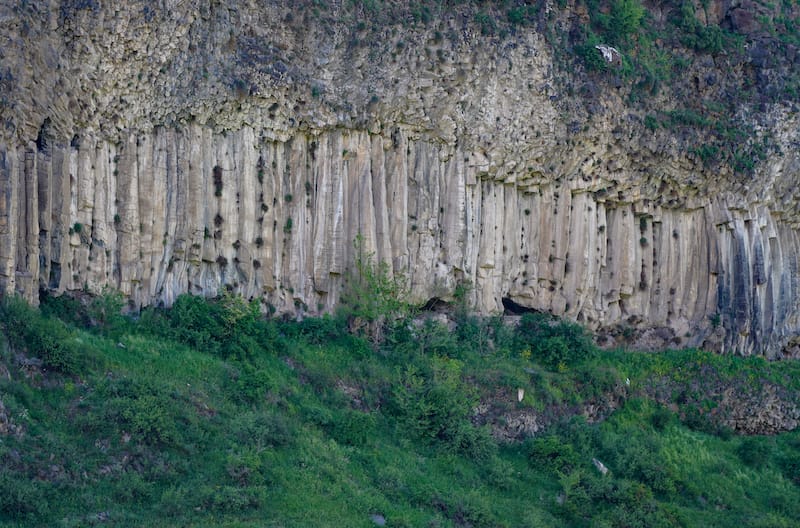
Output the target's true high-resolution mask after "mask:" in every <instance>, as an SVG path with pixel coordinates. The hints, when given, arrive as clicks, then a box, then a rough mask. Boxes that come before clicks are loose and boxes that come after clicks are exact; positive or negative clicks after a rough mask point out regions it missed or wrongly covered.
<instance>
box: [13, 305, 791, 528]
mask: <svg viewBox="0 0 800 528" xmlns="http://www.w3.org/2000/svg"><path fill="white" fill-rule="evenodd" d="M110 304H111V305H112V306H113V305H114V303H113V302H112V303H110ZM64 306H71V309H69V310H65V309H63V308H64ZM108 307H109V304H108V303H105V304H104V303H102V302H95V303H93V304H92V305H90V306H89V307H88V308H83V307H81V306H80V305H79V304H69V303H68V302H67V301H65V300H63V299H62V300H52V299H51V300H47V301H46V302H45V304H44V306H43V309H42V311H43V312H45V313H47V314H49V315H48V316H43V315H41V314H40V312H39V311H38V310H34V309H30V308H28V307H26V306H25V305H24V304H22V303H20V302H18V301H15V300H11V301H7V302H6V304H4V305H3V308H2V318H0V321H2V329H3V332H4V334H5V335H7V336H8V339H7V340H4V344H3V345H2V348H0V357H1V358H2V364H3V365H5V366H6V367H7V368H8V370H9V372H10V379H6V378H5V377H0V401H2V402H3V405H4V407H5V409H6V412H7V414H8V416H9V417H10V419H11V422H12V423H13V424H15V425H19V426H21V427H22V429H23V433H22V434H21V435H14V434H10V435H0V467H2V468H3V471H2V472H0V525H2V526H91V525H95V524H104V523H105V524H107V525H113V526H144V525H151V526H155V525H158V526H241V527H250V526H253V527H255V526H259V527H261V526H274V527H306V526H353V527H359V526H363V527H369V526H374V523H373V521H372V520H371V518H370V515H373V514H379V515H382V516H384V517H385V518H386V520H387V526H443V527H459V526H476V527H477V526H485V527H496V526H500V527H523V526H545V527H546V526H554V527H555V526H579V527H580V526H587V527H588V526H592V527H594V526H732V525H736V524H742V525H747V526H795V525H796V524H797V522H798V521H799V520H800V488H798V485H800V479H798V477H797V475H798V474H800V473H799V472H798V471H797V469H798V468H800V435H798V432H796V431H795V432H791V433H783V434H781V435H778V436H776V437H747V438H744V437H739V436H736V435H731V434H730V432H729V431H728V432H727V433H726V434H710V433H709V431H711V432H719V429H718V428H715V427H711V426H709V427H704V426H703V427H698V423H702V422H697V421H694V422H691V423H689V421H688V419H687V416H689V414H688V411H689V410H691V409H693V408H695V407H698V408H699V407H702V405H707V404H708V402H707V401H706V400H708V401H711V404H712V406H713V404H714V401H713V400H714V398H715V397H716V396H715V395H716V392H715V391H716V389H717V388H718V386H721V385H724V386H728V387H732V388H733V389H735V390H749V389H750V388H753V389H755V388H757V387H759V386H760V385H762V384H763V383H765V382H768V383H772V384H775V385H776V386H779V387H781V388H782V390H786V391H794V392H791V394H794V395H795V397H796V394H797V391H798V390H800V381H798V380H800V375H798V374H800V366H798V364H797V363H796V362H789V361H786V362H781V363H768V362H766V361H763V360H760V359H743V358H734V357H726V356H715V355H712V354H706V353H702V352H697V351H668V352H664V353H661V354H636V353H629V352H624V351H602V352H601V351H597V350H596V349H594V348H593V347H592V346H591V345H589V344H587V341H586V339H585V336H584V335H583V334H582V332H581V331H580V330H579V329H578V328H577V327H574V326H573V325H569V324H567V323H563V322H561V323H556V324H555V325H554V323H553V322H551V321H549V320H548V319H547V318H542V317H541V316H538V317H528V318H526V323H525V324H523V325H522V326H520V328H518V329H516V330H515V329H510V328H507V327H505V326H504V325H503V324H502V321H501V320H500V319H497V318H495V319H481V318H477V317H474V316H471V315H469V314H468V313H467V312H466V311H464V310H459V311H458V315H457V317H456V319H457V322H458V324H457V327H456V328H455V329H454V330H448V329H445V328H443V327H441V326H438V325H437V324H436V323H427V324H422V325H411V324H409V323H407V322H399V323H395V324H393V323H392V322H391V321H388V322H387V323H386V326H385V328H384V330H383V335H384V339H383V340H382V341H381V342H380V343H377V344H376V343H375V341H374V339H372V338H371V337H370V336H364V337H358V336H354V335H351V334H349V333H348V332H347V326H348V325H347V320H346V319H344V318H342V317H326V318H322V319H308V320H306V321H303V322H302V323H294V322H280V321H277V320H264V319H262V318H261V317H260V316H259V315H258V314H257V311H255V310H254V307H253V306H252V305H248V304H247V303H245V302H243V301H241V300H239V299H236V298H235V297H231V296H225V297H223V298H222V299H220V300H218V301H215V302H206V301H202V300H198V299H189V298H181V299H180V300H179V302H178V303H177V305H176V308H175V309H173V310H171V311H166V312H164V311H150V312H146V313H144V314H142V315H141V316H140V317H139V318H138V319H137V320H128V319H124V318H119V317H113V316H109V317H105V318H99V317H97V310H100V311H101V312H103V313H106V314H107V315H109V311H108ZM80 312H83V313H80ZM58 313H61V314H69V317H68V318H67V317H66V315H64V317H65V320H61V319H56V318H54V317H55V314H58ZM111 315H113V314H111ZM91 321H95V323H94V326H91V325H90V323H91ZM97 321H103V322H102V323H97ZM12 323H13V328H12ZM209 327H210V328H213V331H212V332H209V331H208V330H209ZM54 328H56V329H58V330H57V331H58V332H60V334H59V335H61V336H64V338H65V339H66V340H67V341H68V342H69V346H63V347H57V351H58V352H59V353H60V354H65V355H63V356H59V358H60V362H59V363H57V364H55V366H54V367H53V368H49V367H47V365H46V364H43V365H42V366H41V367H39V368H37V367H25V368H24V369H23V368H22V367H21V366H20V364H19V359H18V358H19V356H20V355H22V356H25V357H28V358H36V357H42V356H43V357H45V358H47V357H53V356H52V350H50V348H47V347H51V348H52V347H54V346H56V345H53V343H52V342H51V341H48V340H46V339H41V338H39V337H37V336H38V335H39V334H41V333H42V332H48V331H49V332H52V331H53V329H54ZM543 335H544V336H546V337H545V338H544V339H541V337H542V336H543ZM556 337H557V338H558V339H559V340H560V341H559V342H558V344H557V346H555V348H552V349H551V348H548V346H545V344H543V343H547V342H550V343H551V344H552V343H553V341H552V339H554V338H556ZM562 341H563V342H564V343H567V346H568V348H569V353H565V352H564V350H563V347H562V346H561V344H562V343H561V342H562ZM43 347H44V348H43ZM60 365H67V366H69V368H68V369H67V370H66V371H64V370H59V368H58V367H59V366H60ZM26 373H27V374H26ZM712 374H713V375H712ZM625 378H629V379H630V381H631V386H630V387H629V388H623V387H625V382H624V380H625ZM665 380H666V381H665ZM705 381H707V383H706V384H705V385H704V384H703V383H704V382H705ZM667 382H669V383H674V384H676V385H675V386H678V385H686V386H690V385H691V386H693V387H695V389H694V393H693V394H694V396H695V397H696V398H695V399H692V398H691V397H689V398H684V399H683V400H681V401H679V402H673V403H670V405H671V407H670V408H666V407H664V406H662V405H661V404H660V403H658V402H657V401H656V399H657V398H655V397H654V396H653V393H652V391H650V390H649V387H652V386H656V385H659V384H662V385H663V384H664V383H667ZM518 387H522V388H525V389H526V395H525V399H524V400H523V401H522V402H517V401H516V389H517V388H518ZM613 394H617V395H618V396H620V399H619V404H618V406H617V408H616V410H614V411H613V412H612V411H611V410H609V411H608V412H607V413H605V415H604V417H605V419H604V420H601V421H599V422H598V423H588V422H587V421H586V419H585V418H583V417H582V416H581V409H582V408H583V407H585V406H586V405H587V404H589V403H597V402H602V401H604V400H607V399H608V398H609V397H610V395H613ZM477 407H481V408H484V409H485V411H484V414H483V415H482V418H480V419H476V418H475V415H474V412H473V409H475V408H477ZM519 412H528V413H535V414H536V415H537V416H538V417H539V420H540V421H541V422H542V423H543V424H544V425H545V426H546V427H545V428H544V429H543V430H541V431H539V432H538V433H537V434H536V435H535V436H534V437H530V435H528V436H525V435H523V436H521V437H519V438H518V439H517V440H515V441H498V440H496V439H494V438H493V437H492V436H491V435H490V434H489V430H490V429H491V428H492V427H495V428H498V429H499V428H502V427H503V426H504V421H505V420H507V419H508V417H509V416H512V415H514V413H519ZM687 423H688V424H689V425H692V428H690V427H688V426H687ZM592 458H597V459H599V460H600V461H602V462H603V463H604V464H605V465H606V466H607V467H608V468H609V470H610V472H609V474H608V475H606V476H602V475H601V474H600V473H599V472H598V471H597V470H596V469H595V468H594V467H593V465H592V462H591V461H592Z"/></svg>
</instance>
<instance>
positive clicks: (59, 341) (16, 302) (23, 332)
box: [0, 297, 80, 374]
mask: <svg viewBox="0 0 800 528" xmlns="http://www.w3.org/2000/svg"><path fill="white" fill-rule="evenodd" d="M0 318H1V319H2V326H3V330H4V331H5V333H6V335H7V336H8V340H9V342H10V343H11V346H12V347H14V348H15V349H17V350H19V351H21V352H26V353H29V354H31V355H33V356H35V357H38V358H39V359H41V360H42V365H43V366H44V367H45V368H49V369H52V370H55V371H58V372H62V373H64V374H75V373H77V372H78V370H79V368H78V367H79V365H80V352H79V349H78V344H77V342H76V341H75V335H74V333H73V332H72V331H70V330H69V329H68V328H67V326H66V325H65V324H64V323H63V322H62V321H61V320H59V319H55V318H50V317H43V316H42V315H41V314H40V313H39V312H38V311H37V310H36V309H34V308H31V307H30V306H29V305H28V303H26V302H25V301H24V300H22V299H20V298H18V297H11V298H8V299H5V300H4V301H3V303H2V305H0Z"/></svg>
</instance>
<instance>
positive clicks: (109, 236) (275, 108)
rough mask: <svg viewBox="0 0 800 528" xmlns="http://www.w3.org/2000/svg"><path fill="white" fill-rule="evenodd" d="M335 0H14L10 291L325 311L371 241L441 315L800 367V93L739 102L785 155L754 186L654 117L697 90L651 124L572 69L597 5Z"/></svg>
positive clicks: (752, 178) (8, 64)
mask: <svg viewBox="0 0 800 528" xmlns="http://www.w3.org/2000/svg"><path fill="white" fill-rule="evenodd" d="M290 4H291V5H290ZM355 4H358V5H361V4H359V3H355ZM319 5H321V3H319V2H310V3H308V5H306V3H302V2H301V3H296V4H295V3H289V2H277V1H273V2H262V1H258V2H257V1H255V0H237V1H231V2H224V3H220V2H217V1H214V0H189V1H178V0H161V1H159V2H151V1H149V0H148V1H134V0H129V1H126V2H119V3H118V4H116V5H113V6H112V5H111V4H104V3H101V2H97V1H94V0H61V1H59V0H50V1H49V2H38V3H37V2H19V3H16V4H15V5H7V4H4V5H2V6H0V24H1V25H2V27H3V32H2V37H0V38H2V39H3V44H2V46H0V85H1V87H2V88H3V90H2V91H3V94H4V95H3V98H2V100H1V101H0V112H2V114H1V115H0V117H2V120H0V125H1V126H2V131H1V134H2V135H1V136H0V290H1V291H2V292H5V293H6V294H8V293H12V292H15V291H16V292H19V293H21V294H22V295H24V296H25V297H27V298H29V299H31V300H35V299H36V298H37V295H38V292H39V290H42V289H43V290H48V291H51V292H55V293H60V292H63V291H68V290H79V289H88V290H89V291H93V292H99V291H102V289H103V288H104V287H106V286H110V287H112V288H115V289H118V290H120V291H121V292H123V293H124V294H125V295H126V296H128V297H129V298H130V300H131V303H132V305H134V306H142V305H148V304H153V303H164V304H167V305H168V304H170V303H171V302H172V301H173V300H174V299H175V297H176V296H177V295H179V294H181V293H184V292H190V293H193V294H202V295H214V294H216V293H217V292H218V291H219V290H220V288H221V287H223V286H226V285H227V286H232V287H233V288H235V290H236V291H237V292H239V293H241V294H242V295H244V296H246V297H249V298H259V299H262V300H263V301H264V303H265V305H266V304H270V305H272V306H273V307H275V308H276V309H277V310H278V311H280V312H302V313H319V312H321V311H326V310H330V309H331V308H332V307H333V306H334V305H335V304H336V303H337V300H338V298H339V295H340V292H341V289H342V287H343V281H344V276H345V275H346V272H347V269H348V266H349V265H350V264H351V263H352V260H353V247H352V241H353V240H354V238H355V237H356V236H357V235H359V234H361V235H363V237H364V243H365V245H366V247H367V249H369V250H370V251H373V252H374V253H375V256H376V258H377V259H380V260H383V261H386V262H389V263H391V265H392V267H393V269H394V270H396V271H403V272H404V273H406V275H407V276H408V278H409V280H410V282H411V284H410V285H411V291H412V295H413V297H414V299H415V300H417V301H419V302H425V301H426V300H428V299H430V298H440V299H444V300H447V299H450V298H452V294H453V292H454V289H455V287H456V286H457V285H458V284H459V283H460V282H462V281H469V282H471V283H472V284H473V285H474V288H473V289H472V292H471V296H472V298H471V302H472V303H473V304H474V306H475V307H476V308H477V309H479V310H481V311H483V312H496V311H499V310H502V309H503V306H504V304H505V305H506V306H511V307H514V308H515V309H519V308H522V307H524V308H532V309H536V310H546V311H552V312H553V313H555V314H559V315H564V316H566V317H569V318H572V319H575V320H577V321H579V322H581V323H583V324H586V325H588V326H590V327H592V328H595V329H596V328H600V327H615V326H616V327H617V328H622V329H623V331H627V329H639V330H638V331H639V332H641V339H642V340H644V341H647V339H650V338H652V339H654V340H655V342H657V345H658V346H664V345H666V344H668V345H672V346H706V347H708V348H713V349H716V350H724V351H735V352H737V353H742V354H751V353H760V354H766V355H768V356H770V357H775V356H779V355H793V354H795V350H796V346H797V339H796V337H795V336H796V335H797V334H798V330H800V283H799V282H798V264H800V231H798V226H799V225H800V223H798V220H800V217H798V214H797V203H798V199H799V198H800V192H798V189H797V186H796V181H797V177H798V174H800V149H798V145H800V116H799V115H798V112H797V108H796V105H795V103H796V101H795V100H793V98H792V97H788V98H773V99H771V100H769V101H767V102H762V103H761V104H760V105H752V104H744V103H743V104H741V105H739V106H738V107H737V115H736V117H737V118H738V119H740V120H747V122H748V123H750V124H751V125H752V126H751V129H750V130H751V132H752V135H753V137H752V138H750V140H759V141H760V140H761V139H762V138H763V139H764V142H766V139H767V138H768V139H769V142H770V145H771V150H770V151H769V154H768V155H766V156H764V158H765V159H764V160H763V161H761V162H760V163H758V164H757V165H756V166H755V168H754V169H753V171H752V172H750V173H747V174H743V173H741V172H736V171H735V170H733V169H732V168H731V167H730V166H729V165H727V164H725V163H716V164H710V165H709V164H707V163H703V159H702V158H703V155H702V152H701V151H698V150H697V148H693V147H697V145H696V144H694V145H693V144H692V142H696V141H700V142H702V139H703V136H702V133H700V135H697V134H695V135H691V136H686V135H684V136H681V135H680V134H678V133H676V132H675V131H674V130H666V129H664V128H656V127H653V126H648V123H647V119H646V118H647V116H648V115H649V114H648V112H649V111H650V110H649V109H652V108H654V107H655V106H657V107H659V108H661V109H662V110H664V111H667V110H673V109H675V108H677V106H676V105H677V104H678V103H679V102H678V101H676V100H675V99H674V92H673V93H672V96H670V94H669V93H667V94H661V95H653V100H652V101H649V102H648V105H649V106H644V107H632V106H631V104H630V103H629V101H628V100H627V99H626V97H627V92H626V90H625V89H624V87H621V86H620V84H619V83H620V81H619V80H618V78H617V77H615V76H614V75H612V76H611V77H610V79H611V80H610V81H603V83H604V84H603V83H601V84H600V85H599V88H598V85H597V83H595V82H593V81H592V75H591V74H590V73H587V72H584V71H583V70H582V68H581V66H580V64H578V63H575V62H570V61H568V60H566V59H564V56H563V52H561V51H559V50H558V49H556V48H555V47H554V45H553V43H552V40H548V39H547V38H546V37H545V34H546V33H547V27H548V25H547V24H549V23H552V24H554V25H555V26H554V27H563V26H565V24H567V22H565V20H567V19H566V18H565V17H568V16H579V15H580V13H578V15H575V13H574V12H573V13H572V14H569V13H567V14H564V13H557V12H554V14H548V13H545V12H542V13H541V14H540V15H539V21H540V24H539V26H523V27H515V28H512V30H510V31H505V32H496V33H491V34H488V35H487V34H485V33H486V32H485V31H484V32H482V31H481V26H480V24H478V23H477V22H478V21H479V19H477V18H476V17H475V16H473V14H472V12H470V11H467V10H466V8H464V9H461V10H454V11H453V12H452V13H451V14H448V15H446V16H445V15H442V16H441V17H440V18H439V19H437V20H436V21H435V22H432V23H428V24H427V25H426V24H416V25H415V24H413V23H412V22H413V19H412V18H410V17H406V18H402V17H401V18H400V19H396V20H385V21H381V22H380V23H373V24H366V23H364V20H368V15H369V13H368V12H367V13H365V11H364V9H365V8H364V7H363V5H361V8H360V9H359V8H355V7H352V6H350V4H347V5H340V4H339V3H337V2H328V3H326V4H325V7H324V9H323V10H322V11H320V8H319ZM364 5H366V4H364ZM714 5H716V4H714ZM314 6H316V7H314ZM348 6H350V7H348ZM546 7H547V9H548V10H549V9H550V8H551V7H550V6H549V4H548V5H547V6H546ZM573 7H574V6H573ZM552 9H555V8H552ZM719 16H720V17H722V16H726V12H724V11H721V12H720V14H719ZM713 60H716V63H715V64H714V65H712V66H711V67H709V66H707V65H705V66H702V65H699V63H698V65H696V66H691V67H687V68H688V69H687V72H688V73H687V79H686V82H687V83H689V85H690V86H691V85H692V83H693V82H694V80H696V79H698V78H700V76H701V75H706V77H703V78H704V79H706V81H707V80H708V75H709V72H712V73H713V72H717V74H719V72H720V70H721V69H724V68H725V64H724V62H723V60H722V59H720V58H716V59H713ZM751 62H752V61H750V62H748V63H747V64H748V65H749V67H752V64H751ZM767 66H769V65H766V66H764V68H762V69H761V70H759V72H762V73H763V72H766V74H768V73H769V72H770V71H773V70H775V68H774V67H773V68H772V69H770V68H768V67H767ZM773 66H774V65H773ZM571 68H575V71H571ZM766 74H765V75H766ZM767 77H768V75H767ZM706 81H703V82H706ZM615 83H616V84H615ZM706 84H708V83H707V82H706ZM711 84H714V83H711ZM717 84H718V85H720V86H722V85H724V83H717ZM709 86H711V85H709ZM576 87H577V88H576ZM694 89H696V90H699V91H702V89H701V88H700V87H699V85H698V86H694ZM703 89H705V88H703ZM708 89H712V90H713V89H716V88H708ZM701 95H702V94H700V95H697V96H698V97H701ZM669 115H673V114H669ZM648 332H649V333H648ZM648 336H649V337H648Z"/></svg>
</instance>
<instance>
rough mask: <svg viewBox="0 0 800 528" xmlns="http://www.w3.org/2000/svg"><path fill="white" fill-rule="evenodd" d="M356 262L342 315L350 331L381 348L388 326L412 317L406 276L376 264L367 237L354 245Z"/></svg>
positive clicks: (344, 294)
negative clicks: (365, 241)
mask: <svg viewBox="0 0 800 528" xmlns="http://www.w3.org/2000/svg"><path fill="white" fill-rule="evenodd" d="M353 248H354V249H355V260H354V263H353V269H352V270H351V271H350V272H349V273H348V274H347V276H346V278H345V289H344V291H343V292H342V297H341V305H340V308H339V312H340V314H341V315H342V316H344V317H345V318H346V319H347V325H348V328H349V329H350V331H351V332H352V333H354V334H356V335H360V336H362V337H366V338H367V339H369V341H370V342H371V343H372V344H373V345H375V346H377V345H378V344H380V343H381V342H382V341H383V337H384V332H385V329H386V325H387V323H389V322H391V321H397V320H400V319H404V318H405V317H407V316H408V315H409V314H410V305H409V303H408V286H407V282H408V281H407V280H406V276H405V274H403V273H401V272H397V271H394V270H392V269H391V267H390V266H389V264H388V263H387V262H385V261H379V262H376V261H375V253H373V252H369V251H367V250H366V248H365V247H364V237H363V236H362V235H360V234H359V235H358V236H357V237H356V238H355V240H354V241H353Z"/></svg>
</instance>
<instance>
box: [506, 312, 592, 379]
mask: <svg viewBox="0 0 800 528" xmlns="http://www.w3.org/2000/svg"><path fill="white" fill-rule="evenodd" d="M516 333H517V339H518V341H519V348H520V349H526V348H527V349H529V350H530V351H531V352H532V354H533V358H535V359H537V360H538V361H541V362H542V363H543V364H544V365H546V366H547V367H549V368H551V369H565V368H567V367H570V366H574V365H577V364H579V363H580V362H582V361H584V360H586V359H589V358H592V357H594V356H595V354H596V353H597V351H596V349H595V347H594V345H593V344H592V341H591V339H590V338H589V336H588V335H587V334H586V331H585V330H583V328H581V327H580V326H578V325H576V324H574V323H570V322H567V321H561V320H558V319H556V318H554V317H552V316H550V315H547V314H543V313H538V312H532V313H526V314H525V315H523V316H522V319H521V320H520V323H519V326H518V327H517V331H516Z"/></svg>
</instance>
